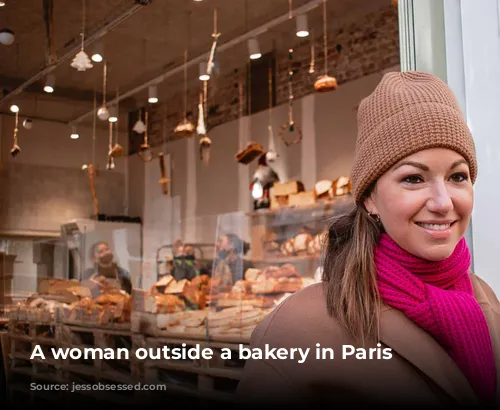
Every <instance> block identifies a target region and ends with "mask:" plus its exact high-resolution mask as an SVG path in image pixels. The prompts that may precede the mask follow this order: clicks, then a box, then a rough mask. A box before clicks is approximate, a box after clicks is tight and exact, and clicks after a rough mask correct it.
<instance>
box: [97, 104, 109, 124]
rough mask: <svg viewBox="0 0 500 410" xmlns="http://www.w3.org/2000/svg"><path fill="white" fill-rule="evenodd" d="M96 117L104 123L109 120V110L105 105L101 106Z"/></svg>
mask: <svg viewBox="0 0 500 410" xmlns="http://www.w3.org/2000/svg"><path fill="white" fill-rule="evenodd" d="M97 116H98V117H99V119H100V120H102V121H106V120H107V119H108V118H109V110H108V109H107V107H106V106H105V105H103V106H102V107H101V108H99V110H97Z"/></svg>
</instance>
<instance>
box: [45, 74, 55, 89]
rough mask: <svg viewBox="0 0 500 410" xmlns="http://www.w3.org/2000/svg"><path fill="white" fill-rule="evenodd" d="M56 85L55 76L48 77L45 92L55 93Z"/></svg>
mask: <svg viewBox="0 0 500 410" xmlns="http://www.w3.org/2000/svg"><path fill="white" fill-rule="evenodd" d="M54 84H55V77H54V75H53V74H49V75H48V76H47V79H46V80H45V86H44V87H43V91H45V92H46V93H53V92H54Z"/></svg>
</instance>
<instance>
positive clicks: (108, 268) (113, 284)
mask: <svg viewBox="0 0 500 410" xmlns="http://www.w3.org/2000/svg"><path fill="white" fill-rule="evenodd" d="M90 259H91V260H92V263H93V266H92V267H91V268H89V269H87V270H86V271H85V273H84V275H83V278H82V281H83V284H85V285H87V286H89V287H90V288H91V290H92V293H94V291H96V292H97V291H99V290H102V289H103V288H116V289H121V290H124V291H125V292H127V293H128V294H131V293H132V282H131V280H130V274H129V273H128V272H127V271H126V270H125V269H123V268H122V267H120V266H118V264H117V263H116V262H115V261H114V256H113V252H112V251H111V249H110V247H109V244H108V243H107V242H105V241H99V242H96V243H95V244H93V245H92V247H91V248H90Z"/></svg>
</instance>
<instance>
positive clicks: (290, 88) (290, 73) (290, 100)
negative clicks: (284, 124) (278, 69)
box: [288, 49, 293, 124]
mask: <svg viewBox="0 0 500 410" xmlns="http://www.w3.org/2000/svg"><path fill="white" fill-rule="evenodd" d="M288 60H289V62H288V122H289V123H290V124H293V107H292V105H293V86H292V80H293V67H292V60H293V49H290V50H288Z"/></svg>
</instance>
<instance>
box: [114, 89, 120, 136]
mask: <svg viewBox="0 0 500 410" xmlns="http://www.w3.org/2000/svg"><path fill="white" fill-rule="evenodd" d="M116 101H117V102H116V118H117V119H118V120H117V121H116V124H115V134H116V138H115V143H116V144H118V133H119V127H118V123H119V122H120V103H119V102H118V101H120V88H119V87H116Z"/></svg>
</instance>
